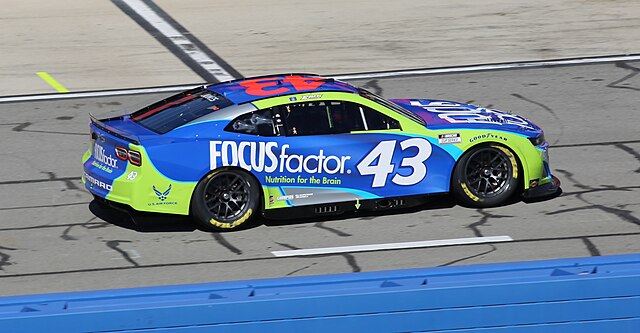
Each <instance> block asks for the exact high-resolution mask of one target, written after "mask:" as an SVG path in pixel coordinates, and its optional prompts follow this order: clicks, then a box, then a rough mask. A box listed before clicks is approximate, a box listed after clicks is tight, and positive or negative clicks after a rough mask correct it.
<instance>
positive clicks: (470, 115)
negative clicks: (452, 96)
mask: <svg viewBox="0 0 640 333" xmlns="http://www.w3.org/2000/svg"><path fill="white" fill-rule="evenodd" d="M391 101H392V102H394V103H396V104H398V105H400V106H401V107H403V108H404V109H407V110H409V111H411V112H412V113H414V114H416V115H417V116H419V117H420V118H422V119H424V121H426V122H427V128H429V129H449V128H452V129H453V128H456V129H460V128H468V129H493V130H502V131H509V132H515V133H519V134H524V135H527V136H537V135H539V134H541V133H542V130H541V129H540V127H538V126H537V125H536V124H534V123H532V122H531V121H529V120H527V119H526V118H524V117H522V116H518V115H516V114H513V113H508V112H503V111H498V110H494V109H488V108H483V107H479V106H476V105H470V104H464V103H458V102H451V101H443V100H432V99H392V100H391Z"/></svg>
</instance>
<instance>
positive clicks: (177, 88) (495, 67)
mask: <svg viewBox="0 0 640 333" xmlns="http://www.w3.org/2000/svg"><path fill="white" fill-rule="evenodd" d="M127 1H132V0H127ZM637 60H640V55H629V56H610V57H598V58H582V59H564V60H562V59H561V60H548V61H532V62H521V63H509V64H491V65H473V66H463V67H444V68H433V69H413V70H412V69H408V70H399V71H392V72H372V73H358V74H338V75H325V76H326V77H333V78H335V79H338V80H358V79H371V78H385V77H402V76H411V75H429V74H446V73H458V72H474V71H491V70H500V69H513V68H536V67H545V66H562V65H590V64H599V63H608V62H616V61H637ZM201 85H202V84H192V85H177V86H168V87H158V88H139V89H121V90H104V91H88V92H76V93H65V94H59V93H56V94H42V95H23V96H7V97H0V103H9V102H27V101H39V100H55V99H67V98H87V97H109V96H121V95H137V94H151V93H161V92H178V91H183V90H187V89H191V88H195V87H198V86H201Z"/></svg>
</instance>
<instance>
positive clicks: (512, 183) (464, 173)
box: [451, 145, 519, 207]
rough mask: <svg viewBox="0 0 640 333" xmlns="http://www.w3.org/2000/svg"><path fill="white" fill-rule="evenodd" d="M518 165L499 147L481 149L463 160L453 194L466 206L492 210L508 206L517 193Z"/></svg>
mask: <svg viewBox="0 0 640 333" xmlns="http://www.w3.org/2000/svg"><path fill="white" fill-rule="evenodd" d="M518 175H519V172H518V161H517V159H516V156H515V155H514V154H513V153H512V152H511V151H510V150H509V149H507V148H505V147H503V146H500V145H487V146H480V147H477V148H474V149H472V150H471V151H469V152H468V153H466V154H465V155H463V156H462V158H461V159H460V161H458V164H457V165H456V168H455V170H454V172H453V178H452V182H451V190H452V192H453V193H454V195H455V196H456V197H458V199H460V200H461V201H462V202H463V203H464V204H466V205H469V206H473V207H491V206H496V205H500V204H503V203H505V202H506V201H507V200H508V199H509V198H511V197H512V196H513V195H514V193H515V192H516V191H517V189H518Z"/></svg>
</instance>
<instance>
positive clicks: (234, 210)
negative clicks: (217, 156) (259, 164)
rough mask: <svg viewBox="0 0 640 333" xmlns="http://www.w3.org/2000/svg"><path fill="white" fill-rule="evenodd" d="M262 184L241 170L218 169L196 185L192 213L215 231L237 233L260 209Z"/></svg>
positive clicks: (206, 226) (198, 220) (202, 223)
mask: <svg viewBox="0 0 640 333" xmlns="http://www.w3.org/2000/svg"><path fill="white" fill-rule="evenodd" d="M259 187H260V186H259V184H258V182H257V181H256V180H255V179H254V178H253V177H252V176H251V175H249V174H247V173H246V172H244V171H241V170H235V169H222V170H216V171H214V172H212V173H210V174H208V175H207V176H206V177H204V178H203V179H202V180H201V181H200V182H199V183H198V185H197V186H196V188H195V191H194V194H193V199H192V200H191V213H192V215H193V217H194V218H195V219H196V221H197V222H198V223H200V224H201V225H202V226H203V227H205V228H206V229H208V230H211V231H230V230H237V229H240V228H241V227H243V226H246V225H247V224H248V223H249V221H250V220H251V219H252V217H253V216H254V215H255V214H256V212H257V211H258V209H259V207H260V193H259Z"/></svg>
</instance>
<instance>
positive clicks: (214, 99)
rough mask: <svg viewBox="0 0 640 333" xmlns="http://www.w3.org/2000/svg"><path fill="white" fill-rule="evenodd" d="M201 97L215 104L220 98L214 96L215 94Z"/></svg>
mask: <svg viewBox="0 0 640 333" xmlns="http://www.w3.org/2000/svg"><path fill="white" fill-rule="evenodd" d="M200 97H202V98H204V99H206V100H207V101H209V102H215V101H217V100H218V96H214V95H213V94H202V95H200Z"/></svg>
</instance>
